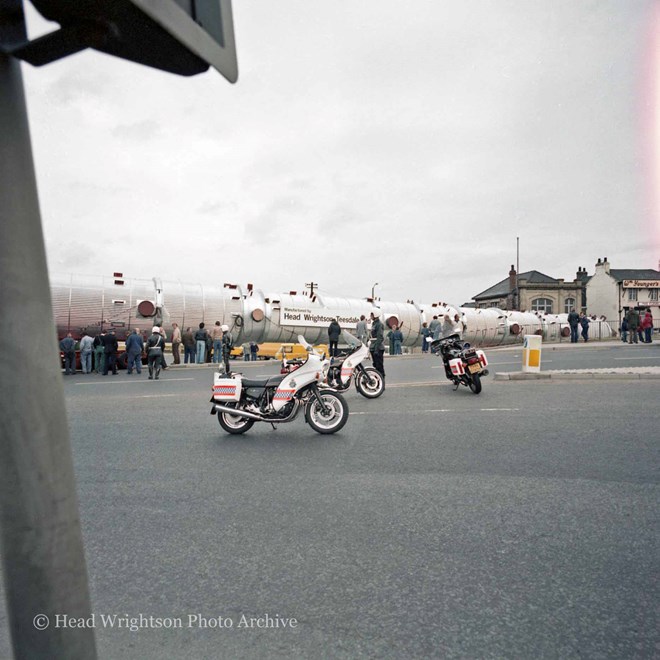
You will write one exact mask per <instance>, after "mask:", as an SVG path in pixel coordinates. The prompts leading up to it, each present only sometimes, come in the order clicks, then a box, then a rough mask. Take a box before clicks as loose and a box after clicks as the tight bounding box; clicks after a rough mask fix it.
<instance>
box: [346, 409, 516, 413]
mask: <svg viewBox="0 0 660 660" xmlns="http://www.w3.org/2000/svg"><path fill="white" fill-rule="evenodd" d="M518 411H520V408H477V409H475V410H470V412H473V413H474V412H518ZM465 412H466V411H465V410H463V409H458V408H456V409H454V408H434V409H430V410H374V411H360V412H349V413H348V414H349V415H405V414H413V415H418V414H419V413H465Z"/></svg>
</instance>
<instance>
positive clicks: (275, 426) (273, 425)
mask: <svg viewBox="0 0 660 660" xmlns="http://www.w3.org/2000/svg"><path fill="white" fill-rule="evenodd" d="M270 425H271V426H272V427H273V431H277V425H276V424H273V422H271V423H270Z"/></svg>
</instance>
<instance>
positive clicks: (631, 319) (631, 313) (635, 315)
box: [626, 307, 639, 344]
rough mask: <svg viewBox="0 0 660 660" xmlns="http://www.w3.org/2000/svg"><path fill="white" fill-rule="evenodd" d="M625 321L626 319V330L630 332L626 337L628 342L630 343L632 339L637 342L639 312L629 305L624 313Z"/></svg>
mask: <svg viewBox="0 0 660 660" xmlns="http://www.w3.org/2000/svg"><path fill="white" fill-rule="evenodd" d="M626 321H628V331H629V332H630V337H629V338H628V343H629V344H632V343H633V341H634V342H635V343H636V344H637V343H639V342H638V340H637V329H638V328H639V312H638V311H637V310H636V309H635V308H634V307H631V308H630V309H629V310H628V313H627V314H626Z"/></svg>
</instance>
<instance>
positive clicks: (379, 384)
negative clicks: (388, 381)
mask: <svg viewBox="0 0 660 660" xmlns="http://www.w3.org/2000/svg"><path fill="white" fill-rule="evenodd" d="M355 389H356V390H357V391H358V392H359V393H360V394H361V395H362V396H363V397H366V398H367V399H377V398H378V397H379V396H380V395H381V394H382V393H383V392H384V391H385V379H384V378H383V377H382V376H381V374H380V372H378V371H376V369H374V368H373V367H367V368H366V369H365V370H364V372H360V373H358V375H357V377H356V379H355Z"/></svg>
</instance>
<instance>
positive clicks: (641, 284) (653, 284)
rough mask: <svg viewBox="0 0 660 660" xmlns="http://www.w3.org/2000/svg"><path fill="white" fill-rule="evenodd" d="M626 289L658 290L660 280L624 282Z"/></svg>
mask: <svg viewBox="0 0 660 660" xmlns="http://www.w3.org/2000/svg"><path fill="white" fill-rule="evenodd" d="M623 288H624V289H658V288H660V280H623Z"/></svg>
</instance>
